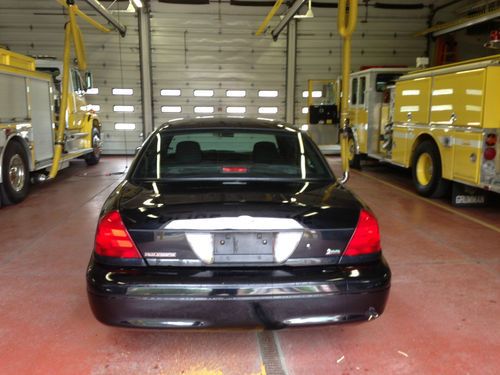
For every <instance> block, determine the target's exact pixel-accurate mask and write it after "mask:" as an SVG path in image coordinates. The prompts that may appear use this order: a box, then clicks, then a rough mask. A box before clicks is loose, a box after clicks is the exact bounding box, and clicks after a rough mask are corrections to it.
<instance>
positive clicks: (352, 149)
mask: <svg viewBox="0 0 500 375" xmlns="http://www.w3.org/2000/svg"><path fill="white" fill-rule="evenodd" d="M347 158H348V159H349V167H351V168H353V169H361V155H359V154H356V143H355V141H354V138H353V137H352V136H350V137H349V140H348V141H347Z"/></svg>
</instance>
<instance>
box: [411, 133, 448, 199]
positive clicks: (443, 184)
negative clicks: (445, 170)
mask: <svg viewBox="0 0 500 375" xmlns="http://www.w3.org/2000/svg"><path fill="white" fill-rule="evenodd" d="M412 175H413V184H414V185H415V189H416V190H417V192H418V194H420V195H422V196H424V197H430V198H440V197H442V196H444V195H445V194H446V193H447V191H448V190H449V186H450V185H449V181H448V180H445V179H443V177H442V174H441V157H440V156H439V150H438V148H437V146H436V144H435V143H434V142H432V141H424V142H422V143H421V144H419V145H418V146H417V148H416V150H415V153H414V155H413V162H412Z"/></svg>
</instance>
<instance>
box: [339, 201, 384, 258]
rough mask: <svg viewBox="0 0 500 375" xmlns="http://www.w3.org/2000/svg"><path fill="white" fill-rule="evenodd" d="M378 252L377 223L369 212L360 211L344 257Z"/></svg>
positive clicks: (378, 233)
mask: <svg viewBox="0 0 500 375" xmlns="http://www.w3.org/2000/svg"><path fill="white" fill-rule="evenodd" d="M379 251H380V232H379V229H378V222H377V219H376V218H375V216H373V214H372V213H371V212H368V211H365V210H361V212H360V214H359V219H358V225H357V226H356V229H355V230H354V234H353V235H352V237H351V240H350V241H349V244H348V245H347V247H346V249H345V251H344V255H346V256H356V255H364V254H373V253H378V252H379Z"/></svg>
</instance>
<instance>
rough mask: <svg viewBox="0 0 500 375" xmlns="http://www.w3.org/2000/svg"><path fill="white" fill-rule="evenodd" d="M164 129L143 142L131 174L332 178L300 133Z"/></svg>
mask: <svg viewBox="0 0 500 375" xmlns="http://www.w3.org/2000/svg"><path fill="white" fill-rule="evenodd" d="M290 130H291V131H290V134H284V133H283V132H272V131H249V130H227V129H222V130H210V131H203V130H195V131H193V130H191V131H186V132H172V131H163V132H159V133H158V134H156V136H155V137H153V138H152V139H151V140H150V142H148V144H147V145H146V146H145V147H146V149H145V150H143V152H142V153H141V157H140V160H139V161H138V163H137V164H136V168H135V170H134V171H133V174H132V176H133V178H134V179H147V180H150V179H152V180H161V179H184V178H200V179H204V178H211V179H213V178H215V179H217V178H222V179H226V178H228V179H253V178H272V179H301V180H304V179H330V178H331V175H330V173H329V171H328V169H327V168H328V167H327V166H326V165H325V163H324V161H323V159H322V157H321V155H319V154H318V152H317V151H316V150H315V149H314V148H313V146H312V145H311V143H310V141H309V140H308V139H307V138H305V137H303V136H302V134H301V133H300V132H297V131H295V130H293V129H291V128H290Z"/></svg>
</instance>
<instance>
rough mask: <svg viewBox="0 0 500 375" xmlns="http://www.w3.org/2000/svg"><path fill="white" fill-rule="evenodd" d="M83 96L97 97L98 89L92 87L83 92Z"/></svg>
mask: <svg viewBox="0 0 500 375" xmlns="http://www.w3.org/2000/svg"><path fill="white" fill-rule="evenodd" d="M85 94H87V95H97V94H99V88H98V87H92V88H91V89H88V90H87V91H85Z"/></svg>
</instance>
